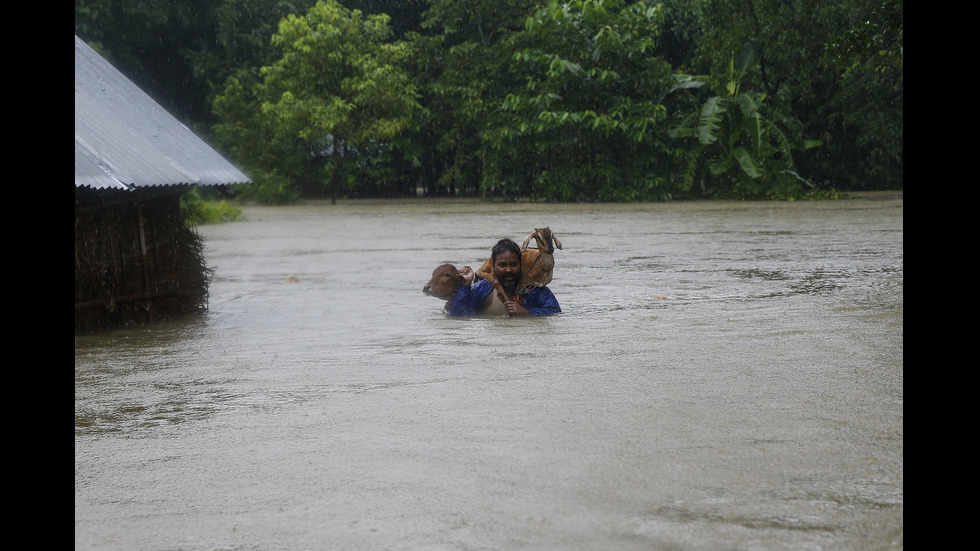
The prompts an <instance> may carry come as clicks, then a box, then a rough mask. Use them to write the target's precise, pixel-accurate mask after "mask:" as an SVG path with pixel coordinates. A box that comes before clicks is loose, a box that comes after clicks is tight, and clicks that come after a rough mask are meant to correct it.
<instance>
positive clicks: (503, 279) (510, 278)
mask: <svg viewBox="0 0 980 551" xmlns="http://www.w3.org/2000/svg"><path fill="white" fill-rule="evenodd" d="M493 277H495V278H497V281H499V282H500V283H501V284H502V285H504V286H510V287H513V286H514V285H517V282H518V281H519V280H520V279H521V257H520V255H517V254H514V253H513V252H512V251H504V252H502V253H500V254H499V255H497V259H496V260H494V262H493Z"/></svg>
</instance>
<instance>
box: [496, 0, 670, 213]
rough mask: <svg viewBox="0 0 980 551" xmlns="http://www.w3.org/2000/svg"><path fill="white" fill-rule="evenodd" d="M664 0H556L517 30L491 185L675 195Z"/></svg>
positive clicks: (511, 191)
mask: <svg viewBox="0 0 980 551" xmlns="http://www.w3.org/2000/svg"><path fill="white" fill-rule="evenodd" d="M662 21H663V13H662V11H661V8H660V6H659V5H654V4H648V3H646V2H624V1H621V0H570V1H566V2H557V1H554V0H553V1H551V2H548V3H547V4H546V5H545V6H543V7H541V8H539V9H538V10H536V11H535V12H534V13H533V14H532V15H531V16H530V17H529V18H528V19H527V22H526V30H525V33H523V35H522V36H521V37H519V39H520V40H521V41H522V43H523V46H524V47H523V48H520V49H517V51H516V52H515V54H514V56H513V59H514V61H515V62H516V63H515V64H514V68H513V70H514V71H515V72H520V73H521V75H520V77H521V78H515V79H513V81H514V82H524V83H525V84H524V85H523V87H522V88H514V89H513V90H512V93H511V94H510V95H509V96H508V97H507V98H506V99H505V101H504V103H503V108H504V109H505V110H506V111H507V112H509V114H510V119H509V120H508V121H507V124H502V125H500V126H499V127H498V128H495V129H491V130H490V131H492V132H493V134H492V136H493V141H492V146H493V153H494V155H493V156H492V160H493V164H492V169H493V170H492V172H491V173H490V174H489V175H488V182H487V185H488V186H490V185H493V186H499V187H500V188H502V189H503V190H504V192H505V194H506V195H524V196H536V197H547V198H549V199H551V200H557V201H569V200H575V201H638V200H664V199H667V198H669V197H670V189H669V184H668V174H669V170H670V166H671V160H670V156H671V154H670V151H669V149H668V148H667V147H666V144H665V139H666V137H667V126H666V125H665V124H664V122H665V121H666V120H667V116H668V112H667V108H666V106H665V105H664V103H663V102H664V99H665V97H666V95H667V93H668V91H669V89H670V85H671V83H672V80H671V67H670V65H669V64H668V63H667V62H666V61H664V60H663V59H662V58H660V57H658V56H657V42H656V40H657V37H658V32H659V29H660V26H661V24H662Z"/></svg>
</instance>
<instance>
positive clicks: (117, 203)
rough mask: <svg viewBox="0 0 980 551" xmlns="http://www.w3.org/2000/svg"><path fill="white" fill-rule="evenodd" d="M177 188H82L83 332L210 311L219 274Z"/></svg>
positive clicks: (78, 229)
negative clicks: (207, 257)
mask: <svg viewBox="0 0 980 551" xmlns="http://www.w3.org/2000/svg"><path fill="white" fill-rule="evenodd" d="M183 191H186V189H179V188H176V187H171V188H165V189H164V190H160V189H159V188H158V189H157V191H156V192H153V191H149V192H147V191H135V192H133V191H130V192H121V191H94V190H87V189H78V188H76V191H75V333H76V334H77V333H79V332H93V331H98V330H101V329H109V328H114V327H120V326H126V325H135V324H142V323H146V322H150V321H158V320H164V319H171V318H174V317H177V316H181V315H184V314H191V313H200V312H203V311H205V310H206V309H207V300H208V284H209V283H210V280H211V275H212V272H211V270H210V269H208V268H207V267H206V265H205V262H204V245H203V242H202V240H201V238H200V236H199V235H198V234H197V232H196V231H194V229H192V228H189V227H187V226H186V225H185V224H184V223H183V221H182V218H181V214H180V194H181V193H182V192H183Z"/></svg>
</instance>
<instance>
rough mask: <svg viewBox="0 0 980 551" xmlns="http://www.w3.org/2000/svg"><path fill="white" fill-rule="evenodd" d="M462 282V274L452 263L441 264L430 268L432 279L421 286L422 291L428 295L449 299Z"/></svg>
mask: <svg viewBox="0 0 980 551" xmlns="http://www.w3.org/2000/svg"><path fill="white" fill-rule="evenodd" d="M462 282H463V276H461V275H459V270H457V269H456V266H453V265H452V264H443V265H441V266H439V267H438V268H436V269H435V270H432V279H430V280H429V282H428V283H426V284H425V286H424V287H422V292H423V293H425V294H426V295H429V296H430V297H436V298H441V299H442V300H449V299H451V298H453V296H455V295H456V289H458V288H459V285H460V284H461V283H462Z"/></svg>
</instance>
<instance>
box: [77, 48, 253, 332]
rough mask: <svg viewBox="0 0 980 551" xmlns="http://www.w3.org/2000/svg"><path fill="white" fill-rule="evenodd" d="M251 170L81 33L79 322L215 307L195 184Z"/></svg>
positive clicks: (82, 327)
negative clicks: (194, 209) (190, 201)
mask: <svg viewBox="0 0 980 551" xmlns="http://www.w3.org/2000/svg"><path fill="white" fill-rule="evenodd" d="M248 182H250V180H249V179H248V177H246V176H245V175H244V174H243V173H242V172H240V171H239V170H238V169H237V168H235V166H234V165H233V164H232V163H230V162H229V161H228V160H227V159H225V158H224V157H222V156H221V155H220V154H219V153H218V152H216V151H215V150H214V149H212V148H211V146H209V145H208V144H207V143H206V142H204V141H203V140H202V139H201V138H199V137H198V136H197V135H196V134H194V133H193V132H192V131H191V130H190V129H188V128H187V127H186V126H184V125H183V124H181V122H180V121H178V120H177V119H176V118H174V117H173V116H172V115H170V114H169V113H168V112H167V111H166V110H165V109H163V108H162V107H161V106H160V105H159V104H157V103H156V102H155V101H153V99H152V98H150V96H149V95H147V94H146V93H145V92H143V91H142V90H140V88H139V87H138V86H136V85H135V84H134V83H133V82H132V81H130V80H129V79H128V78H126V77H125V76H124V75H123V74H122V73H120V72H119V71H117V70H116V69H115V68H114V67H113V66H112V65H111V64H109V62H107V61H106V60H105V59H104V58H103V57H102V56H100V55H99V54H98V53H96V52H95V51H94V50H93V49H92V48H90V47H89V46H88V45H87V44H85V43H84V42H83V41H82V40H81V39H79V38H78V37H77V36H76V37H75V332H76V334H78V333H79V332H91V331H96V330H99V329H106V328H111V327H119V326H124V325H134V324H140V323H145V322H149V321H155V320H162V319H170V318H174V317H177V316H180V315H184V314H188V313H199V312H202V311H204V310H206V309H207V298H208V284H209V283H210V279H211V271H210V269H208V267H207V265H206V263H205V259H204V255H203V250H204V246H203V242H202V240H201V238H200V236H199V235H198V234H197V232H196V231H195V230H194V228H192V227H189V226H188V225H187V224H185V223H184V220H183V217H182V215H181V211H180V197H181V195H183V194H184V193H186V192H187V191H189V190H190V189H191V188H193V187H194V186H225V185H230V184H238V183H248Z"/></svg>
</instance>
